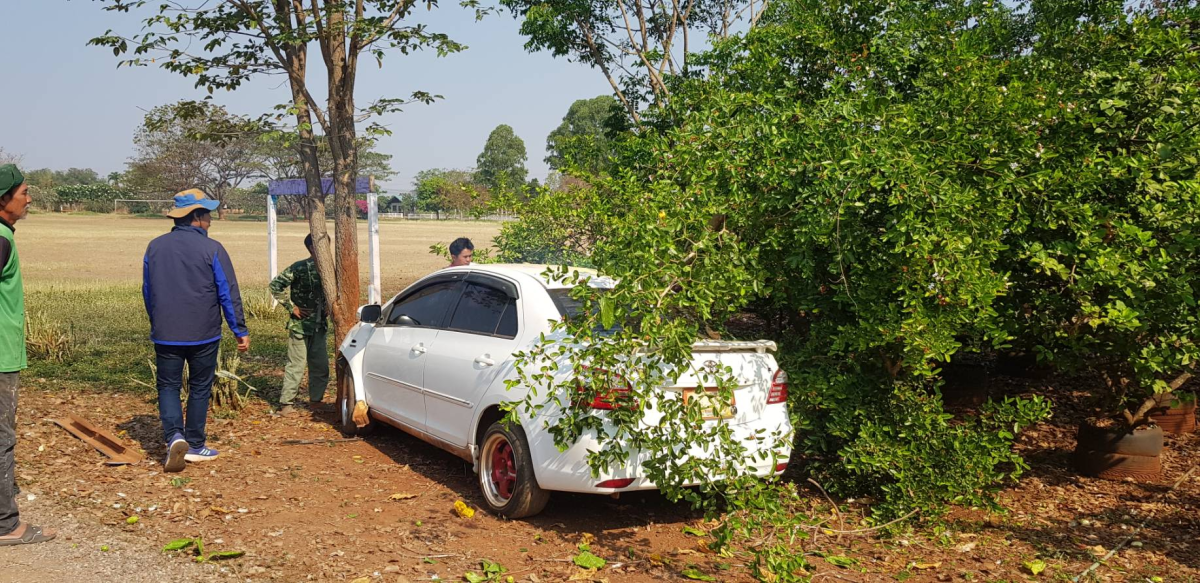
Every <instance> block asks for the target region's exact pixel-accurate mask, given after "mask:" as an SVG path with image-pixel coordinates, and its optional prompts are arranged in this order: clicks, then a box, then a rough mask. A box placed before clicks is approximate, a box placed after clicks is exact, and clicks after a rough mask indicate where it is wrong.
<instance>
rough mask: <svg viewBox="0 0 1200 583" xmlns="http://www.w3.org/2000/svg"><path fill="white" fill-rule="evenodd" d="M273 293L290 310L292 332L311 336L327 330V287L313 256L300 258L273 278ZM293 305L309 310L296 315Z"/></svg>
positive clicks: (289, 323) (290, 330)
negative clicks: (293, 311)
mask: <svg viewBox="0 0 1200 583" xmlns="http://www.w3.org/2000/svg"><path fill="white" fill-rule="evenodd" d="M289 288H290V289H291V293H290V294H289V293H288V290H289ZM271 295H272V296H274V297H275V299H276V300H277V301H278V302H279V303H280V304H282V305H283V308H284V309H285V310H287V311H288V313H289V315H288V322H287V329H288V331H289V332H291V333H292V334H298V335H302V336H312V335H313V334H316V333H317V332H323V331H325V289H324V288H322V287H321V275H320V274H318V273H317V264H316V262H315V261H313V260H312V258H311V257H309V258H308V259H302V260H300V261H297V262H295V263H293V264H291V265H290V266H288V268H287V269H285V270H283V273H280V274H279V275H278V276H276V277H275V279H273V280H271ZM293 307H299V308H300V309H301V310H303V311H304V312H307V313H308V316H307V317H304V318H297V317H296V316H295V315H294V314H291V311H292V308H293Z"/></svg>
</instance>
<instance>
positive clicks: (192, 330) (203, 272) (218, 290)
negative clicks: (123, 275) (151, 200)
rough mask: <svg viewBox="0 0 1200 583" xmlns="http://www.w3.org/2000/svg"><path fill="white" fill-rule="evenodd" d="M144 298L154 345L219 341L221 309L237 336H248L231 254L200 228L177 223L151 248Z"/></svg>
mask: <svg viewBox="0 0 1200 583" xmlns="http://www.w3.org/2000/svg"><path fill="white" fill-rule="evenodd" d="M142 299H143V300H145V302H146V313H147V314H149V315H150V340H151V341H152V342H154V343H155V344H167V345H172V346H194V345H197V344H208V343H210V342H216V341H217V340H220V339H221V315H222V313H223V314H224V315H225V321H226V322H228V323H229V329H230V330H232V331H233V334H234V336H237V337H238V338H241V337H242V336H246V335H248V334H249V332H248V331H247V330H246V317H245V316H244V315H243V314H242V295H241V293H240V292H239V291H238V284H237V277H236V276H235V275H234V274H233V263H232V262H231V261H230V260H229V254H228V253H226V252H225V248H224V247H222V246H221V244H220V243H218V242H216V241H214V240H212V239H209V238H208V233H207V232H205V230H204V229H201V228H199V227H191V226H187V227H178V226H177V227H175V228H173V229H171V232H170V233H167V234H165V235H163V236H161V237H158V238H156V239H154V240H153V241H151V242H150V246H148V247H146V257H145V258H144V259H143V260H142Z"/></svg>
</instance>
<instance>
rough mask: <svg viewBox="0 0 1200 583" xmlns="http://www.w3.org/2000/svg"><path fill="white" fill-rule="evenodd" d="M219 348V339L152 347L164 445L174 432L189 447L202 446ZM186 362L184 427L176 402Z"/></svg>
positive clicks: (180, 410) (181, 409)
mask: <svg viewBox="0 0 1200 583" xmlns="http://www.w3.org/2000/svg"><path fill="white" fill-rule="evenodd" d="M220 345H221V342H220V341H219V340H218V341H216V342H210V343H208V344H201V345H198V346H168V345H165V344H155V345H154V361H155V366H156V367H157V368H158V417H159V418H160V419H162V426H163V441H164V442H166V443H170V442H171V438H172V437H174V436H175V434H176V433H181V434H183V438H184V439H186V440H187V442H188V446H189V447H192V448H195V449H200V448H202V447H204V441H205V435H204V426H205V425H206V424H207V423H208V400H209V398H210V397H212V384H213V377H214V376H216V372H217V348H219V347H220ZM185 362H186V363H187V367H188V401H187V423H186V425H185V424H184V418H183V407H182V405H181V404H180V402H179V391H180V389H181V388H182V387H183V364H184V363H185Z"/></svg>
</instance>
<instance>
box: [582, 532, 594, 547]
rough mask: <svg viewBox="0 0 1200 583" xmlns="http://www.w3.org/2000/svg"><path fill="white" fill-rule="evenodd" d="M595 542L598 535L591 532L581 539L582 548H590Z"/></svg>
mask: <svg viewBox="0 0 1200 583" xmlns="http://www.w3.org/2000/svg"><path fill="white" fill-rule="evenodd" d="M594 542H596V535H594V534H592V533H590V532H585V533H583V535H581V536H580V537H579V544H580V545H582V546H585V547H589V546H592V543H594Z"/></svg>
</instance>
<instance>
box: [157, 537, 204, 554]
mask: <svg viewBox="0 0 1200 583" xmlns="http://www.w3.org/2000/svg"><path fill="white" fill-rule="evenodd" d="M195 543H196V539H192V538H178V539H175V540H173V541H171V542H169V543H167V545H166V546H164V547H163V552H164V553H169V552H171V551H181V550H183V549H186V548H188V547H190V546H192V545H193V544H195Z"/></svg>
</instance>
